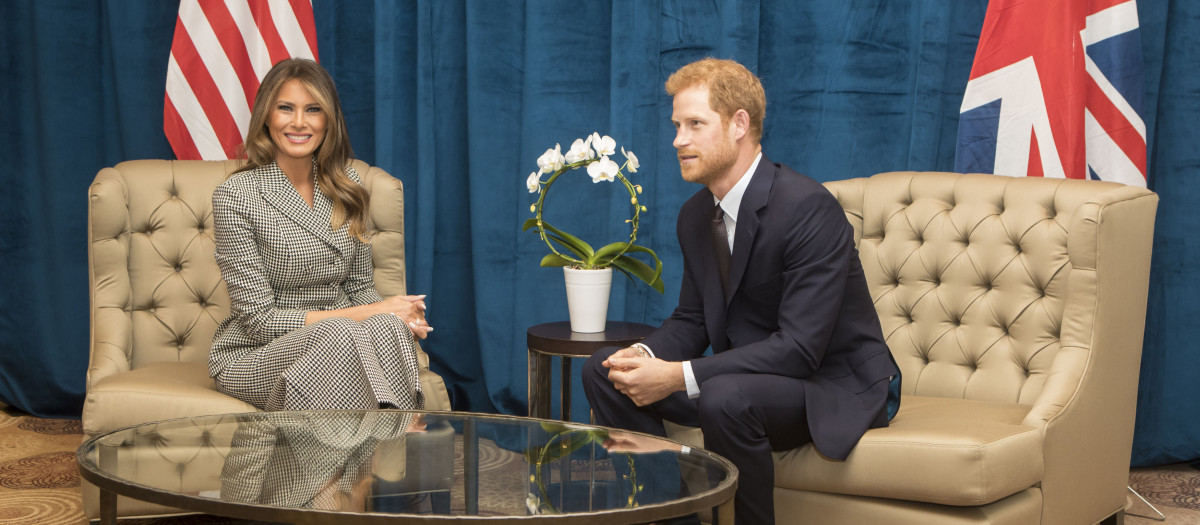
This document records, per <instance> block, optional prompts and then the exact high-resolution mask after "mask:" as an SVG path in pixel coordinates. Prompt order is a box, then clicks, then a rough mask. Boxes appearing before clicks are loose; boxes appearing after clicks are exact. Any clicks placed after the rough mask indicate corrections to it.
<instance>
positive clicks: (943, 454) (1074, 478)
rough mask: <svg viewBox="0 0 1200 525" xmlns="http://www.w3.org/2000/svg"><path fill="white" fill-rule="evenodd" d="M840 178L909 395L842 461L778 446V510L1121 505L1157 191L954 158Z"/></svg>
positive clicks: (957, 511)
mask: <svg viewBox="0 0 1200 525" xmlns="http://www.w3.org/2000/svg"><path fill="white" fill-rule="evenodd" d="M826 187H827V188H828V189H829V190H830V191H831V192H832V193H833V194H834V195H835V196H836V197H837V199H838V201H839V202H841V204H842V207H843V208H844V210H845V212H846V217H847V218H848V219H849V220H850V222H851V224H853V226H854V231H855V236H856V241H857V243H858V249H859V255H860V258H861V260H862V263H863V268H864V271H865V273H866V277H867V281H868V285H869V287H870V289H871V294H872V297H873V299H874V302H875V307H876V310H877V311H878V313H879V317H880V323H881V324H882V327H883V333H884V335H885V337H886V340H887V343H888V346H889V348H890V349H891V351H892V354H893V356H894V357H895V358H896V362H897V363H898V364H899V366H900V369H901V371H902V372H903V374H904V382H903V392H902V394H903V395H902V401H901V406H900V412H899V413H898V414H897V415H896V417H895V419H894V420H893V421H892V424H891V426H890V427H888V428H883V429H874V430H870V431H868V432H867V434H866V435H865V436H863V439H862V441H861V442H860V443H859V444H858V446H857V447H856V448H855V450H854V452H853V453H852V454H851V455H850V457H849V458H848V459H847V460H846V461H845V462H836V461H831V460H828V459H826V458H823V457H821V456H820V455H819V454H818V453H817V452H816V451H815V450H814V449H813V448H812V447H811V446H805V447H801V448H798V449H795V450H791V451H787V452H783V453H777V454H776V481H775V495H776V508H775V514H776V517H777V520H778V521H779V522H780V523H797V522H805V523H889V524H914V525H915V524H922V525H924V524H930V523H953V524H958V523H963V524H965V523H1005V524H1019V525H1028V524H1038V523H1042V524H1052V525H1059V524H1074V523H1080V524H1090V523H1096V522H1099V521H1101V520H1104V519H1106V518H1109V517H1112V518H1113V520H1114V521H1116V520H1119V519H1120V516H1121V514H1120V511H1121V510H1122V508H1123V507H1124V504H1125V492H1124V490H1125V485H1126V482H1127V480H1128V467H1129V457H1130V447H1131V445H1132V440H1133V421H1134V406H1135V403H1136V399H1137V379H1138V368H1139V364H1140V357H1141V348H1142V333H1143V329H1144V326H1145V314H1146V293H1147V281H1148V276H1149V268H1150V247H1151V238H1152V233H1153V228H1154V213H1155V208H1156V206H1157V202H1158V198H1157V196H1156V195H1155V194H1154V193H1152V192H1150V191H1148V190H1145V189H1142V188H1135V187H1128V186H1123V185H1119V184H1112V183H1102V182H1096V181H1076V180H1061V179H1059V180H1055V179H1041V178H1008V177H999V176H993V175H960V174H954V173H916V172H898V173H885V174H880V175H876V176H873V177H870V178H865V179H853V180H845V181H836V182H831V183H827V184H826ZM671 432H672V435H673V436H675V437H678V438H683V439H685V440H690V441H692V442H694V443H697V444H698V443H699V442H700V441H701V440H702V436H701V435H699V431H698V430H696V429H683V428H682V427H673V428H672V429H671ZM1114 515H1115V516H1114Z"/></svg>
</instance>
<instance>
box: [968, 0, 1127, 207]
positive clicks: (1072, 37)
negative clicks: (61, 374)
mask: <svg viewBox="0 0 1200 525" xmlns="http://www.w3.org/2000/svg"><path fill="white" fill-rule="evenodd" d="M1141 42H1142V41H1141V35H1140V33H1139V29H1138V16H1137V4H1136V0H1057V1H1046V0H991V1H990V2H989V3H988V8H987V14H986V15H985V17H984V22H983V31H982V32H981V33H980V36H979V47H978V49H976V52H975V63H974V64H973V66H972V68H971V77H970V80H969V81H968V82H967V89H966V92H965V93H964V94H963V103H962V108H961V110H960V115H959V124H958V149H957V154H956V156H955V160H954V168H955V171H958V172H962V173H968V172H975V173H997V174H1001V175H1010V176H1018V177H1019V176H1035V177H1060V178H1062V177H1067V178H1074V179H1083V178H1091V179H1100V180H1108V181H1115V182H1121V183H1125V184H1130V185H1137V186H1143V187H1144V186H1146V124H1145V122H1144V121H1143V120H1142V115H1143V94H1144V89H1145V87H1144V82H1143V77H1142V43H1141Z"/></svg>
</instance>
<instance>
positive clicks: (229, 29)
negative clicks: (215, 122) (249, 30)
mask: <svg viewBox="0 0 1200 525" xmlns="http://www.w3.org/2000/svg"><path fill="white" fill-rule="evenodd" d="M200 9H202V10H203V11H204V17H205V18H207V19H208V25H210V26H212V29H213V33H215V34H216V35H217V40H218V41H219V42H221V49H222V51H224V53H225V56H226V57H228V58H229V64H230V65H232V66H233V71H234V73H236V74H237V77H238V82H240V83H241V85H242V91H244V92H245V93H246V100H247V101H253V100H254V94H255V93H257V92H258V76H257V75H255V74H254V67H253V65H251V62H250V51H249V50H248V49H247V48H246V42H245V41H244V40H242V34H241V32H240V31H239V30H238V27H237V22H234V20H233V15H232V14H230V13H229V8H228V7H226V6H225V4H223V3H220V2H200ZM251 104H253V102H251Z"/></svg>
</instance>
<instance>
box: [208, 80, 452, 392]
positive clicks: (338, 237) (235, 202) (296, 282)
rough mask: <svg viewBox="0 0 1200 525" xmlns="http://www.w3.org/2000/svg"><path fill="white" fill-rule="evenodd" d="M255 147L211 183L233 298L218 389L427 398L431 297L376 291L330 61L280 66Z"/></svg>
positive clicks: (221, 257) (263, 95) (218, 350)
mask: <svg viewBox="0 0 1200 525" xmlns="http://www.w3.org/2000/svg"><path fill="white" fill-rule="evenodd" d="M245 144H246V157H247V162H246V165H245V166H243V167H242V168H241V169H240V170H238V171H237V172H235V173H234V174H233V175H232V176H231V177H230V178H229V179H228V180H226V181H225V182H224V183H222V184H221V185H220V186H218V187H217V189H216V190H215V191H214V192H213V223H214V234H213V237H214V240H215V241H216V260H217V264H218V265H219V266H220V267H221V276H222V277H223V278H224V279H225V282H226V284H227V285H228V289H229V298H230V313H229V317H228V318H226V319H225V321H224V322H222V323H221V325H220V326H219V327H217V331H216V334H215V335H214V336H213V344H212V352H211V354H210V355H209V373H210V374H211V375H212V377H213V378H214V379H215V380H216V383H217V387H218V389H219V390H221V391H222V392H224V393H226V394H228V395H231V396H233V397H236V398H238V399H241V400H243V401H245V402H247V403H250V404H252V405H254V406H256V407H258V408H261V409H264V410H281V409H290V410H303V409H321V408H326V409H355V408H388V407H391V408H402V409H412V408H422V407H423V406H424V394H423V392H422V391H421V387H420V383H419V382H418V380H417V369H418V364H417V357H416V351H415V348H416V341H415V339H414V338H424V337H425V336H426V335H428V334H429V332H430V331H432V330H433V328H431V327H430V326H429V323H428V322H426V321H425V296H423V295H421V296H412V295H405V296H394V297H389V298H387V299H384V298H383V297H381V296H380V295H379V293H378V292H376V290H375V284H374V279H373V273H374V270H373V264H372V261H371V244H370V240H369V239H367V238H366V235H365V234H366V231H367V227H366V221H367V207H368V204H369V201H368V194H367V191H366V189H365V188H363V186H362V181H361V179H360V178H359V174H358V173H357V172H356V171H355V170H354V169H353V168H351V167H350V166H349V161H350V157H351V155H352V152H351V150H350V141H349V139H348V138H347V134H346V124H345V121H344V118H343V116H342V110H341V106H340V104H339V102H338V96H337V90H336V88H335V87H334V85H333V80H332V79H331V78H330V77H329V74H328V73H327V72H326V71H325V69H324V68H322V67H321V66H320V65H318V64H317V63H316V62H313V61H311V60H306V59H288V60H284V61H281V62H279V63H278V64H276V65H275V67H273V68H271V71H270V72H268V73H267V75H266V77H264V78H263V81H262V84H261V85H260V86H259V89H258V95H257V96H256V99H255V102H254V111H253V114H252V115H251V118H250V128H249V132H248V133H247V137H246V142H245Z"/></svg>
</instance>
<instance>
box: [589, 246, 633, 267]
mask: <svg viewBox="0 0 1200 525" xmlns="http://www.w3.org/2000/svg"><path fill="white" fill-rule="evenodd" d="M626 246H629V243H628V242H614V243H612V244H609V245H608V246H604V247H603V248H600V249H599V250H596V253H595V255H593V256H592V257H591V260H590V261H588V262H590V263H593V264H595V265H597V266H601V267H603V266H608V265H609V264H612V259H613V257H616V255H617V254H618V253H621V251H623V250H625V249H626Z"/></svg>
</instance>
